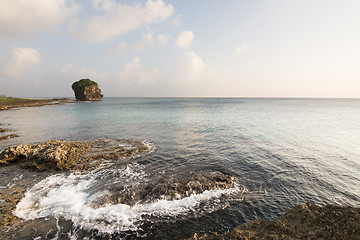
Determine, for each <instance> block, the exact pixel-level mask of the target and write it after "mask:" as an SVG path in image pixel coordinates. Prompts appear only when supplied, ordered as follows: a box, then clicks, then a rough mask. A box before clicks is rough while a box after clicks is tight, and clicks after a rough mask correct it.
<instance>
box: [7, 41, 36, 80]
mask: <svg viewBox="0 0 360 240" xmlns="http://www.w3.org/2000/svg"><path fill="white" fill-rule="evenodd" d="M39 62H40V55H39V53H38V52H37V51H36V50H35V49H33V48H20V47H17V48H14V49H13V50H12V51H11V52H10V54H9V55H8V56H7V57H6V58H5V64H4V65H3V68H2V73H3V74H5V75H6V76H9V77H22V76H24V74H25V72H26V71H28V70H30V69H31V68H32V67H34V66H35V65H37V64H38V63H39Z"/></svg>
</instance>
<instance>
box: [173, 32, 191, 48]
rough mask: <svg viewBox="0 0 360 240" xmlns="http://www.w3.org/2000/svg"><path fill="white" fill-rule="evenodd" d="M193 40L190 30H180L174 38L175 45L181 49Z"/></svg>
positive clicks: (188, 45) (187, 46)
mask: <svg viewBox="0 0 360 240" xmlns="http://www.w3.org/2000/svg"><path fill="white" fill-rule="evenodd" d="M193 40H194V34H193V32H192V31H189V30H188V31H182V32H180V34H179V35H178V37H177V38H176V46H178V47H179V48H183V49H188V48H189V47H190V45H191V43H192V42H193Z"/></svg>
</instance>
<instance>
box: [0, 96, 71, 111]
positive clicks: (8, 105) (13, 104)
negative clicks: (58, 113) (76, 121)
mask: <svg viewBox="0 0 360 240" xmlns="http://www.w3.org/2000/svg"><path fill="white" fill-rule="evenodd" d="M72 102H74V101H73V100H70V98H53V99H21V98H7V100H6V101H0V111H1V110H9V109H13V108H22V107H40V106H45V105H56V104H62V103H72Z"/></svg>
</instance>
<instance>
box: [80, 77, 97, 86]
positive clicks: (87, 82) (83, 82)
mask: <svg viewBox="0 0 360 240" xmlns="http://www.w3.org/2000/svg"><path fill="white" fill-rule="evenodd" d="M77 83H79V85H80V86H81V87H89V86H92V85H97V83H96V82H94V81H92V80H90V79H88V78H86V79H81V80H79V81H77Z"/></svg>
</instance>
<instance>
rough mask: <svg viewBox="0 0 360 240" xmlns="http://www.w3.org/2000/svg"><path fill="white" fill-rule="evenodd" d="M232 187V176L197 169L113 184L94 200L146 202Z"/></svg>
mask: <svg viewBox="0 0 360 240" xmlns="http://www.w3.org/2000/svg"><path fill="white" fill-rule="evenodd" d="M233 186H234V182H233V179H232V177H231V176H229V175H226V174H224V173H222V172H219V171H196V172H188V173H184V174H178V175H176V176H172V177H166V178H165V177H164V178H161V179H158V180H156V181H154V182H151V183H148V184H144V185H137V186H136V188H129V187H128V186H112V187H111V189H108V191H107V193H106V194H104V195H102V196H99V197H98V198H96V199H95V200H94V201H93V205H94V206H97V207H99V205H100V206H105V205H108V204H111V205H115V204H128V205H133V204H135V203H149V202H152V201H155V200H160V199H166V200H176V199H182V198H184V197H189V196H190V195H192V194H200V193H203V192H204V191H206V190H215V189H229V188H231V187H233Z"/></svg>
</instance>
